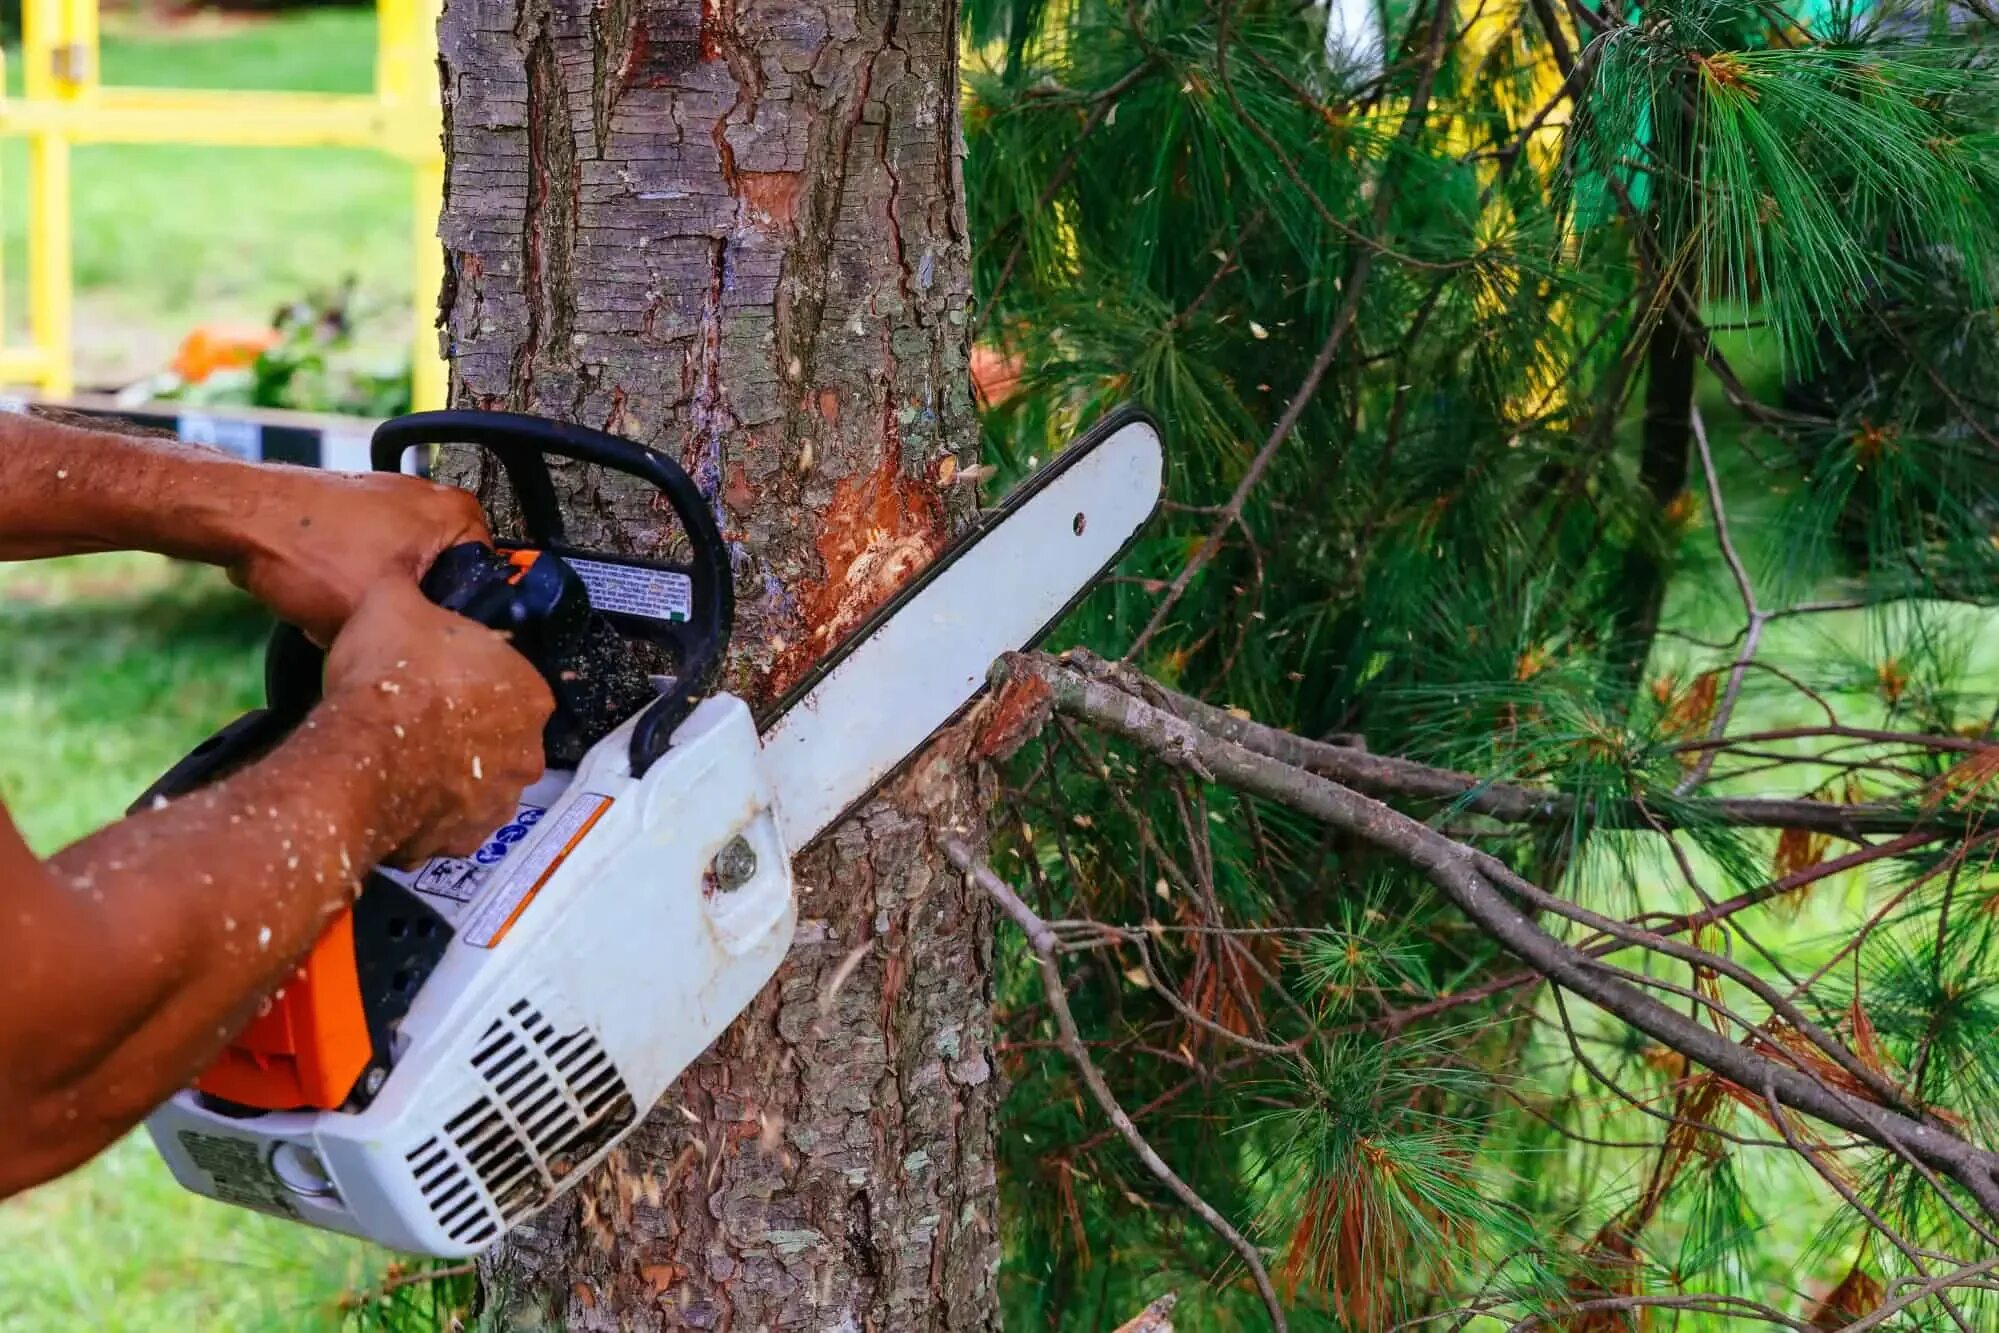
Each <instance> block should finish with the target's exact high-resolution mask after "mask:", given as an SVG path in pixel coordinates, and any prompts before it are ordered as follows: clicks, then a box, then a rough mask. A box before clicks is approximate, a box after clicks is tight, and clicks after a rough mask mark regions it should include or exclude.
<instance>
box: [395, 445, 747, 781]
mask: <svg viewBox="0 0 1999 1333" xmlns="http://www.w3.org/2000/svg"><path fill="white" fill-rule="evenodd" d="M448 444H470V445H476V446H478V447H480V448H483V449H485V450H486V451H487V452H488V453H490V454H492V455H493V457H494V458H495V459H497V460H498V461H499V464H500V467H501V469H502V470H503V471H504V472H505V473H506V476H507V482H508V485H509V487H510V488H511V489H512V491H513V493H514V499H515V501H516V502H517V503H518V505H519V507H520V515H521V528H522V533H523V537H524V540H523V541H521V542H518V543H515V542H506V541H502V542H500V543H499V544H498V546H499V550H498V559H499V560H501V561H505V562H509V563H510V565H511V568H510V570H509V575H510V578H511V579H512V580H513V581H512V582H511V583H509V584H508V585H507V586H509V587H510V588H512V589H514V590H515V592H514V595H515V596H516V597H517V598H518V599H519V600H518V601H517V602H515V603H507V602H506V597H507V596H508V594H504V593H500V592H497V591H492V590H490V589H488V590H485V591H479V592H474V593H467V594H464V595H463V600H464V602H465V605H463V606H453V607H452V609H453V610H464V611H466V613H467V614H471V615H472V616H473V618H475V619H479V620H481V621H482V622H484V623H487V624H489V625H492V627H493V628H496V629H503V630H511V629H513V627H512V626H510V625H506V624H497V623H494V622H493V621H490V620H486V618H485V615H484V614H482V612H481V610H479V609H476V608H475V605H474V604H475V602H476V604H477V608H484V607H486V606H487V605H488V604H489V603H490V604H491V605H493V606H494V607H496V608H499V607H503V606H506V605H520V606H527V607H530V608H533V609H534V613H535V614H540V612H541V611H542V610H544V609H546V608H544V607H543V605H542V604H541V603H540V602H538V601H537V594H536V593H535V591H534V590H533V589H531V588H529V587H527V586H525V585H528V584H531V583H534V582H535V581H536V580H538V579H546V580H548V587H549V588H553V581H554V580H555V579H556V577H557V576H556V575H555V574H554V573H553V572H552V571H543V566H547V565H556V564H558V563H559V565H560V566H563V567H566V569H567V570H573V571H575V574H574V575H572V577H574V576H576V575H580V576H581V578H582V581H583V584H584V585H586V586H587V588H588V590H589V594H590V595H589V601H590V603H591V604H592V605H593V606H594V607H595V610H596V613H597V614H598V615H599V616H600V617H601V618H602V620H604V621H606V622H608V623H609V624H610V625H611V626H612V627H613V628H615V630H616V631H617V633H618V634H619V635H620V636H621V637H623V638H624V639H627V640H636V641H638V642H641V643H649V644H652V645H655V646H656V647H658V648H659V649H661V650H663V651H664V652H665V653H666V654H667V655H668V656H669V657H670V658H671V670H670V672H668V673H666V674H669V675H670V676H671V678H672V684H671V686H670V687H669V688H667V689H666V690H664V691H663V692H661V693H659V694H658V695H657V697H652V696H651V694H650V691H649V687H648V696H647V697H648V699H649V702H648V703H647V705H646V707H645V711H644V712H643V713H642V714H641V716H640V718H639V721H638V724H637V726H635V727H634V728H633V731H632V738H631V751H630V760H631V771H632V776H633V777H641V776H643V775H644V774H645V772H646V770H647V769H649V768H651V767H652V765H653V763H654V762H655V761H657V760H658V758H659V757H660V755H662V754H664V753H665V752H666V747H667V744H668V742H669V741H670V740H671V739H672V736H673V732H674V729H675V728H676V727H678V726H679V725H680V723H681V722H682V721H683V720H684V719H685V718H686V717H687V714H688V713H689V712H690V711H691V710H692V709H693V707H694V705H695V703H697V702H698V701H699V700H700V698H701V697H702V696H703V695H704V694H706V693H707V692H708V690H709V688H710V687H711V686H712V685H713V684H714V681H715V678H716V676H717V675H718V674H719V672H720V670H721V666H722V657H723V654H724V653H725V652H726V651H727V649H728V646H729V633H730V631H731V629H732V628H733V626H734V623H735V597H734V589H733V587H732V586H731V579H730V565H729V552H728V547H727V546H726V545H725V544H724V542H723V540H722V533H721V529H720V528H719V527H718V526H717V525H716V522H715V515H714V512H713V510H712V509H711V508H710V506H709V503H708V501H707V500H706V499H705V498H704V497H703V496H702V494H701V489H700V487H698V486H696V485H695V483H694V479H693V478H692V477H689V476H688V475H687V473H686V472H685V471H684V470H682V469H681V467H680V466H679V464H677V463H675V462H674V461H673V460H672V459H670V458H668V457H666V455H664V454H661V453H659V452H657V451H656V450H652V449H648V448H646V447H645V446H644V445H642V444H638V443H636V442H634V441H632V440H627V439H621V438H620V437H618V436H616V435H611V434H608V433H606V432H604V431H600V430H592V429H590V428H589V427H587V426H575V425H570V424H568V423H566V422H560V421H548V420H545V419H543V418H541V417H531V416H524V415H521V414H518V413H513V412H478V411H449V412H417V413H413V414H411V415H408V416H401V417H396V418H394V419H393V420H390V421H385V422H383V423H382V424H381V425H380V426H378V427H377V428H376V429H375V436H374V442H373V445H372V447H371V455H372V458H371V461H372V462H373V464H374V467H375V470H376V471H378V472H393V471H398V470H400V468H401V466H402V460H403V456H404V455H405V454H406V453H407V452H408V451H409V450H410V449H412V448H418V447H423V446H429V445H448ZM551 458H560V459H566V460H568V461H570V462H576V463H586V464H590V465H592V466H596V467H601V468H606V469H609V470H610V471H613V472H621V473H624V474H625V475H626V476H630V477H636V478H638V479H639V480H641V481H644V482H646V483H648V484H649V485H651V486H652V487H653V488H654V489H656V490H657V491H658V492H659V493H660V495H661V497H662V498H663V499H664V500H665V501H666V503H667V507H668V508H669V509H671V510H672V512H673V515H674V517H675V519H676V520H677V521H678V523H679V526H680V529H681V532H682V533H683V534H684V535H685V538H686V553H687V559H686V561H685V562H684V563H683V562H680V561H675V560H664V559H649V558H640V557H635V556H628V555H622V554H616V555H614V554H611V553H608V552H598V551H590V550H585V549H581V548H579V547H576V546H574V545H572V544H571V543H570V542H569V540H568V536H567V532H566V530H565V528H564V526H563V522H562V514H561V512H560V510H559V509H558V507H557V504H556V491H555V482H554V478H553V477H552V475H551V474H550V472H549V467H548V460H549V459H551ZM478 550H479V551H482V552H483V551H485V550H486V548H478ZM537 554H540V555H553V556H556V557H559V558H560V559H559V562H552V561H548V560H546V559H537V558H535V556H536V555H537ZM482 558H483V559H486V560H489V561H490V560H491V559H492V558H493V556H492V553H490V552H487V553H486V555H485V556H483V557H481V556H475V555H474V554H472V553H470V552H467V551H466V548H464V547H459V548H454V550H452V551H446V552H445V553H444V554H443V555H441V556H439V557H438V561H437V567H436V568H435V569H434V570H433V576H432V578H427V579H426V580H425V581H424V591H425V592H426V593H427V594H429V595H430V596H431V597H432V599H433V600H437V601H440V603H441V604H443V605H451V604H450V603H449V602H444V601H443V600H442V598H441V597H440V595H439V591H438V589H437V587H435V586H434V584H433V579H435V580H437V581H438V582H439V583H443V582H449V581H457V580H472V581H479V582H482V584H483V583H490V582H491V581H492V577H493V573H494V572H495V571H496V570H497V566H491V565H489V566H487V567H486V568H485V569H484V570H483V571H482V569H481V568H480V567H479V565H478V563H477V562H478V560H480V559H482ZM634 587H640V588H654V587H657V588H660V589H662V590H663V595H661V596H657V597H654V598H652V599H650V600H647V599H645V598H642V597H636V596H632V595H628V594H629V591H630V590H631V589H632V588H634ZM549 630H550V633H551V635H552V636H553V638H554V639H558V640H562V641H565V642H567V643H570V644H572V645H573V644H578V643H581V644H586V645H587V644H589V643H591V642H592V640H593V639H594V640H595V641H596V642H598V643H601V636H592V635H589V634H582V635H580V636H579V635H578V634H577V632H576V631H575V630H574V629H573V628H572V627H570V626H569V625H567V624H566V623H565V624H554V623H551V624H550V625H549ZM515 632H516V633H518V631H515ZM516 642H517V643H520V644H521V646H522V648H523V650H524V651H526V652H527V655H528V656H529V657H530V658H531V659H534V660H536V662H537V665H542V664H544V662H545V661H546V660H547V659H546V658H544V657H541V656H538V654H537V653H536V652H535V651H534V650H533V648H532V647H530V646H529V645H528V644H527V643H526V642H524V641H523V640H521V639H519V638H517V639H516ZM574 651H575V652H578V653H581V652H584V651H586V650H585V649H576V650H574ZM597 656H598V657H599V658H602V659H604V660H569V661H564V662H563V663H561V664H560V669H559V670H558V671H557V672H556V673H555V677H554V678H553V679H551V681H550V684H551V686H552V687H554V688H555V690H556V695H557V701H558V709H559V711H560V710H563V709H568V708H570V706H571V705H572V702H573V704H574V708H575V710H577V711H582V710H586V709H590V710H591V711H596V712H602V711H604V710H603V709H602V708H601V707H595V708H593V704H595V703H597V702H598V701H596V700H585V699H581V698H575V699H573V700H572V699H566V698H565V697H564V689H563V687H562V686H563V683H564V682H567V683H569V684H570V685H572V686H573V687H576V688H572V689H571V690H570V691H569V693H570V694H571V695H572V696H575V695H577V694H578V693H579V690H591V689H595V690H597V691H598V692H599V693H605V692H607V691H608V692H609V694H616V695H618V696H619V697H624V696H625V695H626V693H627V692H626V691H624V690H623V689H622V688H619V689H616V690H613V689H612V688H611V686H612V685H615V684H618V682H615V681H610V678H611V677H614V676H617V675H618V674H619V673H620V671H624V672H629V671H630V670H631V669H632V668H631V665H630V661H629V656H630V655H629V654H626V653H623V652H622V651H614V652H609V653H605V652H602V651H601V650H600V651H599V652H598V654H597ZM606 681H610V683H608V684H607V683H605V682H606ZM625 683H626V684H629V682H625ZM607 698H608V695H607ZM625 716H629V714H626V715H625ZM609 720H612V721H614V722H622V721H623V720H624V718H623V717H616V718H612V719H609ZM551 739H553V737H551Z"/></svg>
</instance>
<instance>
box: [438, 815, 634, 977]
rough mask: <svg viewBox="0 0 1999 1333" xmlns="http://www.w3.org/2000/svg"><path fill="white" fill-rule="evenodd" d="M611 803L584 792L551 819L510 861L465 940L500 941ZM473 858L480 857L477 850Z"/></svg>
mask: <svg viewBox="0 0 1999 1333" xmlns="http://www.w3.org/2000/svg"><path fill="white" fill-rule="evenodd" d="M610 804H611V798H610V797H608V796H603V795H599V794H598V793H596V792H585V793H583V794H582V795H580V796H578V797H577V798H576V799H575V800H573V801H571V802H570V803H569V804H568V805H567V806H565V807H563V809H562V810H561V812H560V813H558V814H557V815H556V816H555V817H554V818H552V819H550V820H549V821H548V822H547V825H546V826H545V827H544V828H543V829H542V832H541V837H540V838H539V839H537V840H536V842H535V844H534V846H532V847H530V848H529V849H528V850H527V851H525V852H523V853H521V854H520V855H519V856H517V857H513V858H511V859H510V860H509V862H508V864H507V866H506V870H505V875H506V877H505V878H504V879H502V880H501V881H500V883H499V884H498V886H497V887H495V888H494V889H493V891H492V893H490V894H489V895H487V897H486V900H485V901H484V902H482V903H480V904H479V906H478V908H477V909H476V910H475V911H474V912H473V913H472V917H471V919H470V920H469V921H467V922H466V923H465V924H464V926H463V927H462V935H463V938H464V940H465V942H466V943H468V944H473V945H477V946H478V947H479V948H481V949H490V948H492V947H493V946H494V945H495V944H497V943H499V941H500V937H501V936H502V935H504V934H506V933H507V927H508V926H511V925H512V924H513V923H514V918H515V917H517V916H519V915H520V914H521V910H522V909H523V908H525V907H526V906H527V905H528V902H529V900H530V899H532V898H533V897H534V895H535V892H536V891H537V890H539V889H540V888H541V886H542V884H543V883H544V882H546V881H547V879H548V877H549V876H550V875H551V874H553V873H554V872H555V868H556V867H557V866H559V865H561V864H562V860H563V858H564V857H566V856H568V855H569V853H570V852H571V851H572V850H573V849H574V848H575V846H576V844H577V843H579V842H581V841H582V840H583V835H584V834H585V833H587V832H588V831H589V829H590V826H591V825H592V824H594V823H596V822H597V817H598V816H599V815H601V814H603V813H604V811H605V809H606V808H607V807H608V806H609V805H610ZM487 846H491V844H490V843H489V844H487ZM484 850H485V848H481V849H480V851H482V852H483V851H484ZM474 859H475V860H476V859H477V853H475V854H474Z"/></svg>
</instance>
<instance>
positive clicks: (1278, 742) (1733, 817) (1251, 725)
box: [1035, 649, 1989, 842]
mask: <svg viewBox="0 0 1999 1333" xmlns="http://www.w3.org/2000/svg"><path fill="white" fill-rule="evenodd" d="M1035 660H1036V661H1038V662H1041V663H1043V664H1045V665H1046V666H1048V667H1051V668H1052V667H1055V666H1058V665H1059V666H1062V667H1067V668H1071V669H1073V670H1075V671H1077V672H1080V673H1082V674H1084V675H1086V676H1089V677H1092V678H1094V679H1097V680H1101V681H1104V682H1106V683H1108V684H1111V685H1113V686H1115V687H1116V688H1118V689H1120V690H1125V691H1128V692H1130V693H1133V694H1136V695H1138V696H1140V697H1142V698H1144V699H1146V700H1147V701H1148V702H1150V703H1152V704H1153V705H1155V706H1157V707H1160V708H1163V709H1165V710H1166V711H1168V712H1170V713H1173V714H1174V715H1176V716H1178V717H1181V718H1183V719H1185V720H1186V721H1188V722H1190V723H1192V724H1194V725H1195V726H1198V727H1200V728H1201V729H1202V730H1204V731H1207V732H1208V733H1210V734H1212V735H1214V736H1218V737H1220V738H1222V739H1224V740H1227V741H1230V742H1233V743H1234V744H1237V745H1241V746H1243V747H1245V748H1247V749H1249V750H1252V751H1255V752H1256V753H1258V754H1261V755H1265V756H1267V757H1269V758H1271V759H1275V760H1277V761H1278V762H1280V763H1284V764H1288V765H1290V766H1292V767H1294V768H1300V769H1303V770H1305V771H1306V772H1308V773H1316V774H1318V775H1319V776H1321V777H1327V778H1332V779H1334V780H1335V781H1337V782H1340V783H1343V784H1345V785H1347V786H1350V787H1352V788H1354V789H1355V790H1356V791H1362V792H1366V793H1368V794H1370V795H1374V796H1381V797H1396V798H1401V799H1405V800H1414V801H1438V802H1444V803H1448V804H1450V805H1451V806H1453V807H1454V808H1457V809H1461V810H1465V811H1469V812H1470V813H1472V814H1478V815H1484V816H1486V817H1488V818H1491V819H1497V820H1500V821H1501V822H1503V823H1508V824H1550V825H1561V824H1567V823H1570V822H1571V821H1573V820H1575V819H1577V818H1579V817H1586V818H1588V819H1589V820H1590V821H1591V822H1592V823H1594V824H1596V825H1597V826H1599V827H1603V828H1620V829H1649V828H1651V827H1653V822H1654V821H1658V822H1661V823H1664V824H1666V825H1667V826H1668V827H1689V826H1694V825H1701V826H1707V827H1716V826H1721V827H1730V828H1773V829H1804V830H1806V831H1808V832H1812V833H1827V834H1831V835H1833V836H1834V837H1838V838H1844V839H1847V840H1849V841H1853V842H1860V841H1863V840H1864V839H1865V838H1867V837H1869V836H1875V835H1880V834H1903V833H1927V834H1933V835H1939V836H1940V835H1941V834H1943V833H1945V832H1961V831H1964V830H1966V829H1969V828H1972V827H1976V826H1978V825H1980V824H1983V823H1986V822H1989V815H1988V814H1987V813H1985V812H1982V811H1978V810H1964V811H1951V810H1947V809H1944V808H1942V807H1940V806H1938V807H1922V808H1914V807H1904V806H1894V805H1880V804H1839V803H1836V802H1831V801H1809V800H1802V799H1794V798H1787V797H1743V796H1723V797H1706V798H1696V799H1692V800H1686V801H1680V802H1677V803H1675V805H1674V806H1673V808H1672V809H1671V810H1656V809H1655V810H1652V811H1650V812H1649V814H1648V812H1647V811H1646V810H1645V809H1642V808H1641V807H1640V806H1639V804H1638V803H1637V802H1635V801H1612V802H1583V801H1578V800H1577V798H1575V797H1573V796H1570V795H1567V794H1566V793H1562V792H1552V791H1542V790H1537V789H1535V788H1532V787H1522V786H1517V785H1514V784H1510V783H1504V782H1492V781H1487V780H1486V779H1483V778H1478V777H1475V776H1473V775H1472V774H1469V773H1460V772H1457V771H1455V770H1452V769H1448V768H1438V767H1434V766H1432V765H1429V764H1424V763H1419V762H1417V761H1416V760H1413V759H1403V758H1399V757H1396V756H1392V755H1377V754H1370V753H1369V752H1368V751H1366V750H1362V749H1357V748H1355V747H1353V746H1347V745H1334V744H1331V743H1329V742H1326V741H1315V740H1308V739H1307V738H1305V737H1303V736H1297V735H1293V734H1292V733H1290V732H1287V731H1281V730H1279V729H1278V728H1275V727H1269V726H1265V725H1263V724H1262V723H1260V722H1255V721H1252V720H1250V719H1249V718H1246V717H1238V716H1237V715H1235V714H1234V713H1231V712H1228V711H1227V710H1226V709H1221V708H1216V707H1215V706H1214V705H1212V704H1207V703H1203V702H1202V701H1200V700H1199V699H1195V698H1192V697H1191V696H1189V695H1185V694H1181V693H1179V692H1177V691H1174V690H1170V689H1168V688H1166V687H1165V686H1163V685H1160V684H1159V683H1158V682H1156V681H1154V680H1152V679H1151V678H1150V677H1147V676H1145V675H1143V674H1142V673H1140V672H1138V671H1136V670H1135V669H1133V668H1131V667H1129V666H1127V665H1125V664H1123V663H1116V662H1110V661H1106V660H1105V659H1103V658H1101V657H1098V656H1096V655H1095V654H1093V653H1090V652H1088V651H1087V650H1080V649H1079V650H1072V651H1071V652H1069V653H1068V654H1066V655H1065V656H1064V658H1063V659H1062V661H1061V662H1060V663H1059V664H1057V663H1056V662H1055V659H1052V658H1046V657H1042V658H1037V659H1035ZM1842 730H1843V729H1842ZM1783 734H1785V735H1790V734H1792V733H1783ZM1809 734H1812V735H1818V734H1823V733H1822V729H1817V728H1814V729H1810V732H1809ZM1865 734H1866V735H1867V736H1868V737H1870V738H1872V739H1882V740H1887V739H1894V740H1907V739H1909V738H1908V737H1907V736H1904V735H1902V734H1901V733H1875V732H1869V733H1865ZM1764 735H1765V736H1768V735H1769V733H1764ZM1737 739H1743V738H1737ZM1933 739H1935V740H1937V741H1939V742H1940V743H1942V745H1943V746H1944V747H1945V748H1949V749H1952V750H1957V749H1965V750H1973V751H1975V750H1977V749H1979V748H1982V747H1979V746H1977V745H1976V744H1975V743H1974V742H1970V741H1965V740H1962V739H1961V738H1958V737H1937V738H1933ZM1713 744H1714V745H1717V746H1718V745H1719V744H1721V742H1719V741H1716V742H1713Z"/></svg>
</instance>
